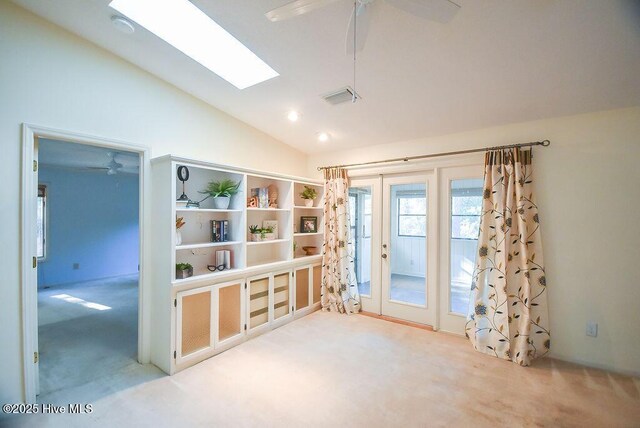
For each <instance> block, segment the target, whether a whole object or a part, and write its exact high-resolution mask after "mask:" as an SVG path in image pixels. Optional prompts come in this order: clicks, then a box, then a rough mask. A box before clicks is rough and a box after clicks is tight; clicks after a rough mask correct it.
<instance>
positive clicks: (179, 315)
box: [151, 155, 324, 373]
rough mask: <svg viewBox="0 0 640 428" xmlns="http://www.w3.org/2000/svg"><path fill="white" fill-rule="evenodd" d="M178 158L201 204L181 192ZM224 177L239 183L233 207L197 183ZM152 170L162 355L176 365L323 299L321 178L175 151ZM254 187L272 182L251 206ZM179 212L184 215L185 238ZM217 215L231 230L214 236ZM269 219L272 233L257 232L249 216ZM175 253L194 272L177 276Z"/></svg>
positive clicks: (190, 192)
mask: <svg viewBox="0 0 640 428" xmlns="http://www.w3.org/2000/svg"><path fill="white" fill-rule="evenodd" d="M180 166H186V167H187V168H188V170H189V179H188V180H187V181H185V182H184V192H185V193H186V195H187V196H188V197H189V199H191V200H193V201H201V203H200V206H199V207H186V206H185V205H184V203H178V202H177V200H178V198H179V197H180V196H181V194H182V193H183V182H182V181H180V180H179V178H178V174H177V170H178V167H180ZM225 179H230V180H233V181H234V182H237V183H239V193H238V194H237V195H235V196H233V197H232V198H231V200H230V204H229V207H228V208H227V209H219V208H216V207H215V206H214V201H213V199H212V198H208V199H205V196H206V194H202V193H200V192H201V191H203V190H204V189H206V188H207V185H208V183H209V182H211V181H221V180H225ZM152 180H153V183H154V185H153V186H152V190H153V198H152V200H153V208H154V210H153V212H152V213H151V217H152V231H151V233H152V239H151V240H152V242H153V248H154V256H153V260H152V266H154V269H153V282H154V287H155V290H154V310H153V311H152V312H153V318H154V325H155V324H156V323H157V324H158V325H161V326H163V327H159V328H157V329H156V331H158V332H159V333H158V334H156V335H155V336H154V337H153V338H152V361H153V362H154V363H155V364H156V365H158V366H159V367H161V368H162V369H163V370H165V371H166V372H167V373H174V372H175V371H177V370H180V369H182V368H185V367H187V366H188V365H190V364H193V363H196V362H198V361H201V360H202V359H204V358H207V357H209V356H211V355H214V354H215V353H217V352H220V351H221V350H224V349H227V348H228V347H229V346H232V345H233V344H237V343H238V341H242V340H244V339H245V338H248V337H250V336H252V335H253V334H255V333H256V332H259V331H262V330H268V329H270V328H274V327H276V326H278V325H280V324H281V323H283V322H287V321H288V320H291V319H294V318H295V317H297V316H302V315H304V314H306V313H308V312H309V311H312V310H316V309H317V308H318V307H319V301H320V272H321V267H320V261H321V255H320V252H321V249H322V242H323V237H324V234H323V226H322V225H323V201H322V195H323V186H322V183H321V182H319V181H314V180H307V179H302V178H295V177H286V176H282V175H278V174H270V173H265V172H258V171H252V170H248V169H240V168H232V167H227V166H223V165H216V164H211V163H205V162H200V161H195V160H189V159H184V158H178V157H174V156H170V155H167V156H163V157H161V158H156V159H153V160H152ZM304 186H309V187H312V188H314V189H315V190H316V191H317V194H318V197H317V199H316V200H314V204H313V206H311V207H307V206H306V205H305V200H304V199H302V198H301V197H300V193H301V192H302V191H303V190H304ZM252 189H268V191H265V192H267V193H268V200H269V202H270V203H268V204H267V206H255V200H253V201H251V203H252V204H253V205H252V206H248V205H249V201H248V199H249V198H251V197H252ZM256 192H258V191H257V190H256V191H254V193H256ZM256 194H257V193H256ZM276 194H277V196H276ZM203 199H204V200H203ZM178 217H181V218H182V220H183V222H184V225H183V226H182V227H180V229H179V235H180V240H179V238H178V233H177V232H178V230H177V228H176V219H177V218H178ZM303 218H304V219H305V221H306V223H305V224H303V222H302V220H303ZM212 221H216V222H225V221H226V226H227V228H226V235H227V236H226V240H223V241H217V240H218V238H217V237H216V238H215V239H214V237H213V235H212V228H211V222H212ZM273 222H277V234H276V235H275V236H273V238H274V239H270V240H258V241H254V240H253V239H252V234H251V232H250V227H251V226H257V227H259V228H260V227H264V226H265V225H269V224H273ZM313 224H315V229H313V227H311V226H312V225H313ZM309 227H311V229H312V230H310V231H309V230H308V229H309ZM305 228H306V230H305ZM179 241H180V242H179ZM214 241H216V242H214ZM304 247H307V249H309V247H311V248H312V249H311V250H310V251H311V252H312V254H311V255H307V254H306V252H305V251H304V250H303V248H304ZM218 251H229V254H230V258H229V260H228V261H229V265H228V266H226V264H225V265H224V269H223V270H219V269H218V268H219V265H218V259H217V256H216V254H217V252H218ZM178 263H180V264H189V265H191V266H192V267H193V275H192V276H190V277H187V278H176V264H178ZM208 266H209V267H213V268H215V270H214V271H212V270H211V269H210V268H208ZM253 326H255V328H254V327H253Z"/></svg>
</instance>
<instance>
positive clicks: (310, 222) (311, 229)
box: [300, 216, 318, 233]
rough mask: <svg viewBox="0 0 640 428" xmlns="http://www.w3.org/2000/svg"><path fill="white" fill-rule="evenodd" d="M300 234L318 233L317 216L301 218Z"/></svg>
mask: <svg viewBox="0 0 640 428" xmlns="http://www.w3.org/2000/svg"><path fill="white" fill-rule="evenodd" d="M300 232H301V233H317V232H318V217H317V216H302V217H300Z"/></svg>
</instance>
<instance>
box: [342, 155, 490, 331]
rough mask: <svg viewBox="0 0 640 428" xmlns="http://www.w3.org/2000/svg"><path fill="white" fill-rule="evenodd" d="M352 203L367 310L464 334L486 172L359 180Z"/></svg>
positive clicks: (460, 170)
mask: <svg viewBox="0 0 640 428" xmlns="http://www.w3.org/2000/svg"><path fill="white" fill-rule="evenodd" d="M349 202H350V213H351V237H352V239H351V245H352V250H353V253H354V256H355V270H356V277H357V280H358V290H359V292H360V296H361V302H362V309H363V310H364V311H366V312H371V313H375V314H380V315H385V316H389V317H393V318H399V319H402V320H407V321H411V322H416V323H420V324H426V325H430V326H433V327H434V328H436V329H439V328H442V329H443V330H446V331H450V332H453V333H457V334H464V324H465V318H466V312H467V308H468V306H469V300H468V299H469V291H470V287H471V276H472V272H473V267H474V264H475V254H476V252H477V251H476V245H477V236H478V226H479V221H480V210H481V204H482V167H481V166H473V167H456V168H444V169H434V170H431V171H427V172H420V173H412V174H389V175H379V176H376V177H368V178H354V179H352V180H351V187H350V189H349Z"/></svg>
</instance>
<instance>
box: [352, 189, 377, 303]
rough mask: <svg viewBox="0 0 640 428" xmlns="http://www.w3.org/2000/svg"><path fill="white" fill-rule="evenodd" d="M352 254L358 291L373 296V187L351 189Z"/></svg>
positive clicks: (366, 295)
mask: <svg viewBox="0 0 640 428" xmlns="http://www.w3.org/2000/svg"><path fill="white" fill-rule="evenodd" d="M349 208H350V215H351V240H350V241H349V245H351V252H352V254H353V255H354V262H355V270H356V279H357V281H358V291H359V292H360V295H361V296H365V297H370V296H371V218H372V206H371V186H362V187H351V188H349Z"/></svg>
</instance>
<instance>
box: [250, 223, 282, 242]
mask: <svg viewBox="0 0 640 428" xmlns="http://www.w3.org/2000/svg"><path fill="white" fill-rule="evenodd" d="M249 233H250V235H251V242H261V241H273V240H274V239H276V234H275V233H274V232H273V227H271V226H268V227H258V225H255V224H253V225H251V226H249Z"/></svg>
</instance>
